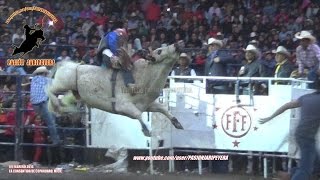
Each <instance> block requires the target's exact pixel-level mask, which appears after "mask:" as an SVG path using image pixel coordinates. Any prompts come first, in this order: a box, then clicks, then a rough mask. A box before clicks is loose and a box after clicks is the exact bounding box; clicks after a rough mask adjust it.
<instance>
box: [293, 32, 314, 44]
mask: <svg viewBox="0 0 320 180" xmlns="http://www.w3.org/2000/svg"><path fill="white" fill-rule="evenodd" d="M294 37H295V38H297V39H310V41H311V42H312V43H314V42H316V38H315V37H314V36H312V34H311V33H310V32H309V31H301V32H298V33H296V34H295V35H294Z"/></svg>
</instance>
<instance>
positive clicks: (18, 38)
mask: <svg viewBox="0 0 320 180" xmlns="http://www.w3.org/2000/svg"><path fill="white" fill-rule="evenodd" d="M24 39H25V35H24V34H23V31H22V30H21V28H18V29H17V32H16V33H15V34H13V35H12V43H14V44H20V43H21V42H22V41H23V40H24Z"/></svg>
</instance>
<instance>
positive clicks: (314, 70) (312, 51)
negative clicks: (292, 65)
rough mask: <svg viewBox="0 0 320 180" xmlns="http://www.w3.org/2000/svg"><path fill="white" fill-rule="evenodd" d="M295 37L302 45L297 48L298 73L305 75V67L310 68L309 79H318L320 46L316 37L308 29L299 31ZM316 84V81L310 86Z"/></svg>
mask: <svg viewBox="0 0 320 180" xmlns="http://www.w3.org/2000/svg"><path fill="white" fill-rule="evenodd" d="M295 37H296V38H297V39H300V45H299V46H298V47H297V49H296V57H297V63H298V75H299V77H303V76H305V75H306V74H304V69H308V70H309V72H308V74H307V78H308V80H310V81H316V80H317V79H318V77H319V74H320V63H319V62H320V48H319V46H318V45H317V44H316V38H315V37H314V36H312V35H311V33H310V32H308V31H301V32H298V33H296V34H295ZM314 86H315V85H314V83H312V84H309V88H314Z"/></svg>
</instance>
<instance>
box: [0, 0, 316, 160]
mask: <svg viewBox="0 0 320 180" xmlns="http://www.w3.org/2000/svg"><path fill="white" fill-rule="evenodd" d="M319 5H320V2H319V1H316V0H313V1H311V0H266V1H259V0H215V1H213V0H131V1H128V0H121V1H120V0H92V1H89V0H82V1H72V0H30V1H10V0H0V25H1V28H0V75H1V74H25V73H26V74H31V73H32V72H33V71H34V70H35V67H27V66H25V67H19V68H9V67H7V66H6V60H7V59H10V58H11V54H12V52H13V46H12V44H14V45H16V46H19V45H20V43H21V42H22V41H23V40H24V38H25V36H24V29H23V25H24V24H28V25H29V26H33V25H35V24H39V26H40V27H42V28H43V31H44V34H45V38H46V40H45V41H44V42H43V44H42V45H41V46H40V47H39V48H35V49H34V50H33V51H31V52H30V53H28V54H26V55H25V56H24V57H25V58H41V59H44V58H54V59H55V60H56V62H58V61H63V60H73V61H76V62H82V63H85V64H91V65H100V64H99V62H98V61H97V60H96V52H97V51H96V49H97V47H98V45H99V42H100V39H101V38H102V37H104V35H105V34H106V33H107V32H110V31H111V30H113V29H115V28H118V27H123V28H125V29H127V31H128V34H129V38H128V43H129V45H131V47H134V40H135V39H136V38H139V39H140V40H141V45H142V48H144V49H150V48H151V49H155V48H158V47H161V46H165V45H168V44H172V43H176V42H178V41H180V40H184V42H185V45H186V50H185V51H186V53H184V54H182V55H181V57H182V59H185V60H181V64H180V66H179V68H180V69H179V68H177V69H176V71H173V72H174V73H175V74H176V75H177V74H179V73H177V72H190V73H191V72H192V74H190V75H195V74H196V75H208V76H209V74H210V70H208V73H207V72H206V70H205V66H206V65H205V64H206V59H207V57H208V55H209V53H208V49H210V45H211V44H212V45H213V44H215V45H218V46H217V47H212V48H215V49H219V51H220V49H221V50H223V52H224V55H223V56H224V57H226V59H228V62H230V63H229V64H228V66H226V67H227V69H224V71H223V76H238V75H242V74H245V73H244V72H242V71H240V72H241V73H240V74H239V69H240V66H244V67H246V66H249V65H248V64H247V63H246V62H245V61H246V59H247V60H248V57H246V55H245V53H246V52H253V53H252V55H251V56H252V57H251V58H253V60H252V61H255V60H257V62H259V63H260V64H261V65H263V66H265V71H264V72H265V74H267V75H265V76H269V77H274V72H276V74H277V75H278V74H279V72H278V70H277V69H276V64H277V63H281V62H282V59H285V60H286V59H288V60H289V62H290V63H291V64H292V66H296V67H297V64H296V57H295V50H296V48H297V47H298V46H299V41H298V39H297V38H296V37H295V34H296V33H298V32H301V31H302V30H305V31H309V32H310V33H311V34H312V35H313V36H314V37H315V38H316V39H319V37H320V26H317V24H319V21H320V16H319V15H320V12H319ZM26 6H37V7H42V8H45V9H47V10H49V11H50V12H52V13H53V14H54V15H55V16H56V17H57V19H58V22H57V23H52V22H51V20H50V19H49V18H48V17H47V16H44V15H43V14H42V13H40V12H36V11H28V12H23V13H22V14H20V15H17V16H16V17H14V19H13V20H12V21H11V22H10V23H9V24H6V23H5V21H6V20H7V18H8V17H9V16H10V15H11V14H12V13H13V12H14V11H15V10H18V9H20V8H23V7H26ZM211 38H213V39H211ZM316 43H317V42H316ZM249 44H250V45H252V46H248V45H249ZM208 46H209V47H208ZM279 46H281V47H284V48H285V49H283V48H282V49H281V48H278V47H279ZM250 48H251V49H250ZM277 48H278V50H277V51H275V53H272V50H276V49H277ZM286 49H288V51H287V50H286ZM210 51H211V50H209V52H210ZM276 53H280V54H281V53H282V54H284V56H283V57H281V58H279V59H280V60H281V62H277V61H276V59H275V56H276ZM211 55H212V56H213V57H215V56H216V54H211ZM211 55H210V56H211ZM220 55H221V54H220ZM210 56H209V57H210ZM222 59H223V58H221V56H220V59H215V60H214V62H215V63H218V62H222V61H223V60H222ZM249 59H250V58H249ZM283 62H284V61H283ZM187 65H190V66H191V67H192V69H186V70H184V69H183V68H186V67H187ZM292 70H293V68H292ZM216 72H217V71H214V72H212V73H216ZM289 74H290V73H289ZM3 82H6V83H5V84H0V85H1V92H5V91H14V90H15V84H14V83H12V82H10V81H7V80H6V79H4V81H3ZM225 86H226V85H225V84H220V87H221V89H222V90H225ZM221 89H220V90H221ZM0 98H1V102H2V103H0V105H2V106H4V107H6V108H9V109H8V111H7V110H5V109H4V110H3V109H0V112H1V113H0V115H1V116H0V123H1V121H3V119H5V118H3V117H4V115H3V114H5V113H6V115H7V116H10V117H12V118H13V117H14V114H13V112H12V111H10V108H14V107H15V102H14V100H13V99H14V98H12V99H11V100H6V99H8V98H10V97H9V96H6V95H2V96H1V97H0ZM5 103H6V104H5ZM27 104H28V103H26V107H27ZM6 123H9V125H10V122H9V121H6ZM24 123H25V124H30V123H33V124H34V125H35V126H38V125H39V126H41V125H42V124H43V123H42V120H41V117H40V116H38V115H36V114H30V117H27V116H26V117H25V120H24ZM11 124H12V123H11ZM4 133H5V134H8V133H9V135H10V137H11V138H13V134H14V133H13V132H11V131H10V129H8V130H7V131H5V132H4ZM34 133H35V137H32V138H31V140H30V141H34V142H37V143H43V142H45V141H46V139H45V138H44V132H42V131H40V130H37V131H35V132H34ZM6 137H7V136H5V138H6ZM2 138H3V137H2ZM5 140H8V139H5ZM9 140H10V141H12V140H13V139H9ZM41 151H42V150H41V149H36V154H35V157H34V161H39V154H41Z"/></svg>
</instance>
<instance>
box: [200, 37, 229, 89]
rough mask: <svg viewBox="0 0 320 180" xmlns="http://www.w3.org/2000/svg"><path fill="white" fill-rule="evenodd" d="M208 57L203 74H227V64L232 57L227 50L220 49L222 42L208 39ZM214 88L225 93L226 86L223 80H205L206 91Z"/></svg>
mask: <svg viewBox="0 0 320 180" xmlns="http://www.w3.org/2000/svg"><path fill="white" fill-rule="evenodd" d="M208 45H209V48H208V58H207V61H206V64H205V76H228V74H227V64H229V63H232V62H233V57H232V56H230V55H229V54H228V52H227V51H223V50H221V48H222V47H223V42H222V41H221V40H217V39H214V38H209V39H208ZM214 90H216V91H217V92H220V93H226V90H227V86H226V84H225V83H224V82H214V81H209V80H208V81H207V93H213V91H214Z"/></svg>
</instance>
